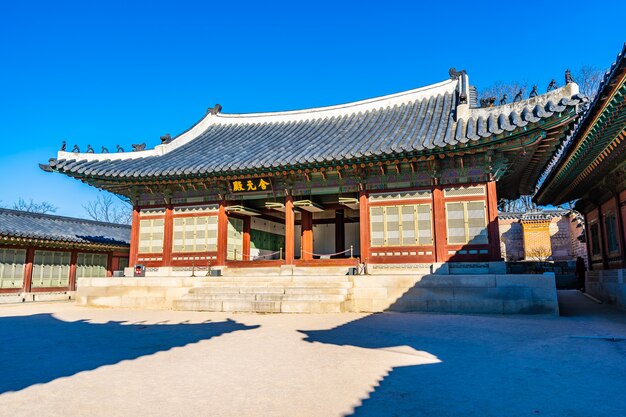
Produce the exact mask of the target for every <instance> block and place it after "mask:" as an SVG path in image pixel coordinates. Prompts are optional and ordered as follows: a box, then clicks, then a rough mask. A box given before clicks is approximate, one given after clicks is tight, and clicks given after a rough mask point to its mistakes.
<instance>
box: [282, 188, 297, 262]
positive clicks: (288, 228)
mask: <svg viewBox="0 0 626 417" xmlns="http://www.w3.org/2000/svg"><path fill="white" fill-rule="evenodd" d="M295 225H296V222H295V216H294V212H293V197H292V196H290V195H288V196H285V264H286V265H293V261H294V258H295V254H294V251H295Z"/></svg>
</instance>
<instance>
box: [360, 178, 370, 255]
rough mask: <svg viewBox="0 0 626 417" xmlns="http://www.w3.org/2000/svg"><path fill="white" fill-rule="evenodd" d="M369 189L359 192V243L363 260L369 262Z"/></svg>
mask: <svg viewBox="0 0 626 417" xmlns="http://www.w3.org/2000/svg"><path fill="white" fill-rule="evenodd" d="M367 197H368V195H367V191H364V190H363V191H360V192H359V222H360V223H359V240H360V242H359V245H360V257H361V262H364V263H367V262H369V258H370V216H369V210H370V209H369V201H368V199H367Z"/></svg>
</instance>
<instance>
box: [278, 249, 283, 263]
mask: <svg viewBox="0 0 626 417" xmlns="http://www.w3.org/2000/svg"><path fill="white" fill-rule="evenodd" d="M278 256H279V258H278V259H280V260H281V261H282V260H283V248H280V255H278Z"/></svg>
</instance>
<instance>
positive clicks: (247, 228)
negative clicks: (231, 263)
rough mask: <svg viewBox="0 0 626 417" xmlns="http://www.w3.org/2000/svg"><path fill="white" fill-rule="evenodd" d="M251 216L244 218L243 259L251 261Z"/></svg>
mask: <svg viewBox="0 0 626 417" xmlns="http://www.w3.org/2000/svg"><path fill="white" fill-rule="evenodd" d="M250 223H251V221H250V216H245V217H244V218H243V248H242V250H243V258H244V259H250Z"/></svg>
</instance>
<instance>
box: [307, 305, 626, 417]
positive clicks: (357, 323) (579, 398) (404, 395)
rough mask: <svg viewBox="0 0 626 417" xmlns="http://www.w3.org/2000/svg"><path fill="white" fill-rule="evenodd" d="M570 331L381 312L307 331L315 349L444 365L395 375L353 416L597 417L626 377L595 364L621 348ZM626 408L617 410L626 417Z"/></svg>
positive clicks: (402, 368)
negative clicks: (375, 352)
mask: <svg viewBox="0 0 626 417" xmlns="http://www.w3.org/2000/svg"><path fill="white" fill-rule="evenodd" d="M560 328H561V325H560V324H559V322H558V321H556V320H555V319H553V318H533V319H532V320H530V321H529V320H527V319H526V318H524V317H519V316H518V317H511V318H505V317H501V316H500V317H489V316H460V315H443V314H440V315H434V314H402V313H378V314H372V315H369V316H365V317H363V318H360V319H357V320H354V321H352V322H348V323H345V324H343V325H340V326H338V327H335V328H332V329H327V330H300V331H301V332H302V333H303V334H304V335H305V337H304V339H303V340H304V341H306V342H310V343H325V344H333V345H340V346H354V347H360V348H366V349H379V350H385V351H390V352H398V354H399V355H400V354H415V355H417V354H419V353H420V352H422V353H424V352H425V353H427V354H430V355H432V356H433V357H434V358H436V359H437V361H434V362H431V363H421V364H420V363H419V362H418V361H416V363H417V364H415V365H396V366H393V365H392V366H389V368H388V370H387V372H386V373H384V374H381V375H380V379H379V380H378V381H371V389H370V392H369V393H367V394H366V395H365V396H364V397H362V398H359V399H358V401H356V403H355V407H354V408H353V410H352V412H349V413H348V414H346V415H347V416H359V417H363V416H368V417H369V416H372V417H374V416H375V417H386V416H428V417H430V416H463V415H480V416H485V417H487V416H493V417H501V416H521V415H535V414H537V415H581V416H582V415H591V414H586V413H588V412H589V411H590V406H589V404H594V403H595V401H597V402H598V403H600V402H602V399H603V396H604V395H608V396H609V397H610V398H613V397H612V396H613V395H617V393H619V392H621V390H622V389H624V388H626V383H625V382H624V381H621V382H619V383H618V385H619V386H617V387H611V388H610V391H611V392H610V393H607V392H606V389H607V387H606V382H607V381H610V380H613V378H617V379H619V377H618V375H619V373H620V370H619V369H618V370H615V369H613V368H614V366H613V367H612V366H611V365H610V364H606V363H603V361H593V360H589V358H590V357H592V356H593V352H599V351H601V352H602V354H605V353H607V355H608V352H609V351H610V350H611V349H615V347H614V346H610V345H608V344H607V345H601V344H599V343H590V342H589V341H588V340H584V339H570V338H569V336H568V333H569V331H568V330H562V329H560ZM565 342H566V343H565ZM600 343H603V342H600ZM604 343H606V342H604ZM411 352H414V353H411ZM608 356H610V355H608ZM612 360H615V357H612ZM581 368H584V371H583V370H582V369H581ZM598 375H603V376H602V377H598ZM574 381H575V382H574ZM603 391H605V392H603ZM590 397H593V398H590ZM555 398H558V401H555ZM355 400H357V399H355ZM622 405H626V403H624V401H613V402H612V403H610V404H607V407H608V408H609V409H611V408H613V409H614V411H615V412H616V413H617V414H619V411H618V410H619V409H620V407H621V406H622ZM568 410H570V411H571V412H568ZM572 410H577V411H576V412H574V411H572ZM577 412H578V414H577ZM597 415H607V414H602V413H600V414H597Z"/></svg>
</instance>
